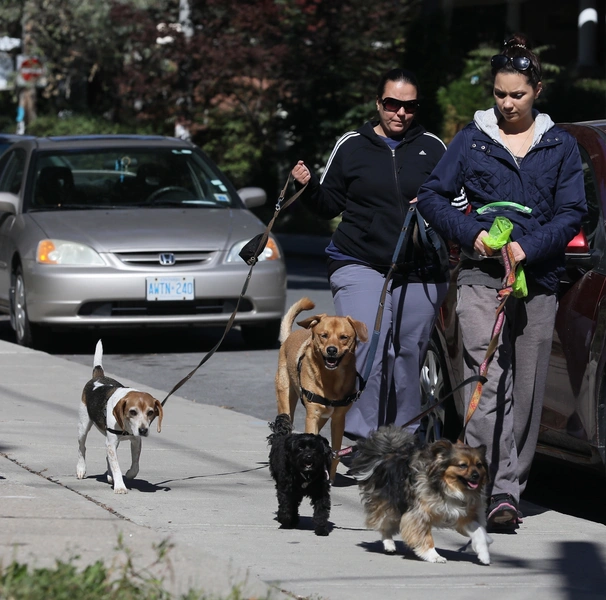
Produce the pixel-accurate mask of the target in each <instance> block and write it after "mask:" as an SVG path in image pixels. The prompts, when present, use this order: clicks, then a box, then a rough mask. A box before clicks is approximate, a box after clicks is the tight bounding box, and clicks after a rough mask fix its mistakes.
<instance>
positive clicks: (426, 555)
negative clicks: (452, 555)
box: [415, 548, 448, 563]
mask: <svg viewBox="0 0 606 600" xmlns="http://www.w3.org/2000/svg"><path fill="white" fill-rule="evenodd" d="M415 554H416V555H417V556H418V557H419V558H421V559H423V560H425V561H427V562H431V563H445V562H448V561H447V560H446V559H445V558H444V557H443V556H440V555H439V554H438V553H437V552H436V549H435V548H431V549H430V550H426V551H425V552H415Z"/></svg>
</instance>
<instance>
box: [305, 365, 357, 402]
mask: <svg viewBox="0 0 606 600" xmlns="http://www.w3.org/2000/svg"><path fill="white" fill-rule="evenodd" d="M302 362H303V356H301V357H300V358H299V362H298V363H297V372H298V373H299V390H300V391H301V394H300V398H301V404H303V406H305V402H304V400H305V399H307V401H308V402H315V403H317V404H322V405H323V406H329V407H330V408H336V407H339V406H349V405H350V404H353V403H354V402H355V401H356V400H357V399H358V398H359V397H360V394H361V393H362V390H363V389H364V385H363V383H364V381H363V379H362V378H361V377H360V374H359V373H356V376H357V377H358V381H359V382H360V385H359V389H358V390H357V391H356V392H354V393H353V394H349V396H346V397H345V398H343V399H342V400H329V399H328V398H324V396H320V395H319V394H314V393H313V392H310V391H309V390H306V389H305V388H304V387H303V386H302V385H301V364H302Z"/></svg>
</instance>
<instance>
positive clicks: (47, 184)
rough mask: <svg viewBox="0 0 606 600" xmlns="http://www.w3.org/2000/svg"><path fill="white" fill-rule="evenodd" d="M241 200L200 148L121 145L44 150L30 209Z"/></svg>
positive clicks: (225, 203)
mask: <svg viewBox="0 0 606 600" xmlns="http://www.w3.org/2000/svg"><path fill="white" fill-rule="evenodd" d="M237 205H238V203H237V201H236V200H235V199H234V198H233V194H232V192H231V190H230V189H229V188H228V186H227V184H226V183H225V182H224V181H223V180H222V179H221V178H220V177H219V175H218V174H217V173H216V172H215V171H214V170H213V168H212V167H211V165H210V164H208V163H207V162H206V161H205V160H204V157H203V155H201V154H198V153H197V152H195V151H194V150H191V149H187V148H185V149H184V148H159V149H154V148H145V149H139V148H132V149H128V148H126V149H119V148H117V149H116V148H115V149H96V150H78V151H70V152H64V153H58V152H54V153H48V152H47V153H43V152H40V153H39V154H38V157H37V161H36V168H35V182H34V193H33V195H32V196H31V198H30V202H29V203H28V210H56V209H70V210H73V209H76V210H77V209H95V208H104V209H107V208H129V207H150V208H157V207H186V208H198V207H220V208H227V207H231V206H237Z"/></svg>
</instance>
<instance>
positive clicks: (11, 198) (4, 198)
mask: <svg viewBox="0 0 606 600" xmlns="http://www.w3.org/2000/svg"><path fill="white" fill-rule="evenodd" d="M18 208H19V197H18V196H16V195H15V194H11V193H10V192H0V212H5V213H10V214H11V215H16V214H17V209H18Z"/></svg>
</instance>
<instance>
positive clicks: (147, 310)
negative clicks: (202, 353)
mask: <svg viewBox="0 0 606 600" xmlns="http://www.w3.org/2000/svg"><path fill="white" fill-rule="evenodd" d="M237 301H238V299H237V298H223V299H201V300H192V301H191V302H189V301H178V302H168V301H167V302H145V301H138V300H128V301H115V302H87V303H86V304H83V305H82V306H81V307H80V310H79V311H78V315H79V316H81V317H154V316H163V317H166V316H179V315H218V314H231V313H232V312H233V311H234V310H235V308H236V302H237ZM252 309H253V306H252V303H251V302H250V301H249V300H246V299H244V298H243V299H242V300H241V301H240V307H239V308H238V313H243V312H250V311H251V310H252Z"/></svg>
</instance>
